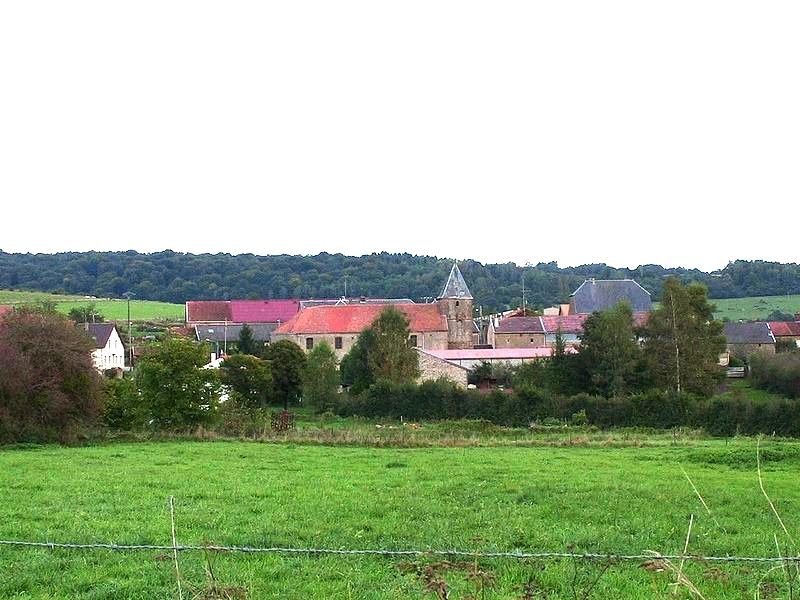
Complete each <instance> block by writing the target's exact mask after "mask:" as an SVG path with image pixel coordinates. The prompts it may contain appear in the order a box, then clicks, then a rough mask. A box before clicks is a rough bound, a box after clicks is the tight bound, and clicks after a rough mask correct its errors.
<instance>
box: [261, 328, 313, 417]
mask: <svg viewBox="0 0 800 600" xmlns="http://www.w3.org/2000/svg"><path fill="white" fill-rule="evenodd" d="M265 354H266V358H267V359H268V360H269V361H270V365H271V366H272V387H273V390H274V399H275V401H276V402H279V403H281V404H283V407H284V409H288V408H289V404H290V403H292V402H297V400H298V399H299V398H300V394H301V393H302V391H303V370H304V369H305V366H306V355H305V354H304V353H303V351H302V350H301V349H300V346H298V345H297V344H295V343H294V342H292V341H289V340H280V341H278V342H275V343H273V344H270V345H269V346H268V347H267V350H266V353H265Z"/></svg>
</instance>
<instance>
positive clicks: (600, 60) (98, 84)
mask: <svg viewBox="0 0 800 600" xmlns="http://www.w3.org/2000/svg"><path fill="white" fill-rule="evenodd" d="M799 28H800V3H798V2H796V1H795V0H792V1H780V0H776V1H774V2H768V3H763V2H759V3H756V2H740V1H736V0H725V1H703V0H691V1H681V0H676V1H673V2H647V1H642V0H635V1H630V2H620V1H614V0H609V1H604V2H597V1H596V0H594V1H574V2H535V1H532V0H527V1H523V2H511V1H509V2H492V3H488V2H471V1H465V0H459V1H458V2H445V1H437V0H424V1H416V0H406V1H404V2H381V1H375V0H369V1H364V2H354V1H348V0H341V1H337V2H331V1H330V0H327V1H321V2H315V1H312V0H309V1H303V2H285V1H282V2H268V1H264V0H262V1H258V2H245V1H242V2H225V3H222V2H203V1H197V0H193V1H192V2H177V1H169V0H159V1H139V2H128V3H122V2H107V1H98V2H90V1H84V2H63V1H53V2H47V1H32V2H4V3H2V4H0V90H1V91H0V208H1V209H2V210H1V211H0V223H2V227H0V249H2V250H4V251H6V252H57V251H82V250H127V249H135V250H139V251H143V252H151V251H158V250H162V249H166V248H169V249H172V250H175V251H183V252H195V253H201V252H230V253H233V254H238V253H244V252H250V253H254V254H283V253H286V254H316V253H318V252H323V251H325V252H331V253H334V252H341V253H344V254H349V255H361V254H368V253H371V252H380V251H388V252H409V253H413V254H425V255H435V256H440V257H450V258H459V259H464V258H473V259H476V260H480V261H482V262H508V261H513V262H517V263H518V264H525V263H529V262H530V263H534V264H535V263H537V262H540V261H545V262H546V261H557V262H558V263H559V264H560V265H562V266H570V265H577V264H584V263H596V262H606V263H609V264H612V265H615V266H618V267H625V266H627V267H636V266H637V265H640V264H650V263H658V264H662V265H664V266H673V267H674V266H685V267H699V268H702V269H705V270H712V269H717V268H721V267H724V266H725V264H726V263H727V262H728V261H730V260H735V259H764V260H777V261H782V262H798V261H800V250H798V236H797V231H796V228H794V227H786V228H784V227H782V226H781V223H782V221H783V220H784V219H786V220H789V222H790V223H794V222H796V221H797V214H798V205H799V203H798V200H799V199H800V109H798V107H800V76H798V74H800V36H798V35H797V31H798V29H799Z"/></svg>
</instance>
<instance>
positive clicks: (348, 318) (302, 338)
mask: <svg viewBox="0 0 800 600" xmlns="http://www.w3.org/2000/svg"><path fill="white" fill-rule="evenodd" d="M388 304H389V303H388V302H387V303H385V304H380V303H363V304H362V303H359V304H339V305H321V306H308V307H306V308H303V309H302V310H300V312H298V313H297V314H296V315H295V316H294V317H293V318H292V319H290V320H289V321H287V322H286V323H284V324H282V325H281V326H280V327H278V328H277V329H276V330H275V331H274V332H273V334H272V339H273V341H278V340H282V339H287V340H291V341H293V342H294V343H296V344H297V345H298V346H300V347H301V348H302V349H304V350H306V351H309V350H311V349H312V348H314V346H315V345H316V344H318V343H320V342H321V341H323V340H324V341H326V342H328V343H329V344H330V346H331V348H333V349H334V351H335V352H336V356H337V357H338V358H339V359H341V358H342V357H343V356H344V355H345V354H347V352H349V350H350V348H352V347H353V344H354V343H355V342H356V340H357V339H358V336H359V334H360V333H361V332H362V331H364V329H366V328H367V327H369V326H370V325H371V324H372V323H373V321H375V319H377V318H378V315H379V314H380V313H381V311H382V310H383V309H384V308H386V306H387V305H388ZM393 306H395V308H397V309H398V310H399V311H401V312H402V313H403V314H405V316H406V317H407V318H408V320H409V329H410V332H411V335H410V338H409V343H410V344H411V345H412V346H414V347H416V348H420V349H422V350H444V349H447V348H471V347H472V345H473V335H474V329H475V324H474V319H473V314H472V313H473V298H472V294H471V293H470V291H469V288H468V287H467V284H466V282H465V281H464V277H463V276H462V275H461V271H460V270H459V268H458V265H456V264H453V267H452V269H451V270H450V275H449V276H448V278H447V281H446V282H445V285H444V287H443V288H442V291H441V293H440V294H439V297H438V298H437V300H436V302H434V303H431V304H414V303H410V302H409V303H394V304H393Z"/></svg>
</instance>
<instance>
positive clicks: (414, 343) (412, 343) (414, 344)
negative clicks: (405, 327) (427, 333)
mask: <svg viewBox="0 0 800 600" xmlns="http://www.w3.org/2000/svg"><path fill="white" fill-rule="evenodd" d="M408 344H409V346H411V347H412V348H416V347H417V336H415V335H412V336H411V337H409V338H408Z"/></svg>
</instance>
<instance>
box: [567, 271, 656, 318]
mask: <svg viewBox="0 0 800 600" xmlns="http://www.w3.org/2000/svg"><path fill="white" fill-rule="evenodd" d="M623 300H625V301H627V302H628V303H629V304H630V305H631V308H632V309H633V312H650V310H652V306H653V303H652V301H651V300H650V292H648V291H647V290H646V289H644V288H643V287H642V286H640V285H639V284H638V283H636V282H635V281H634V280H633V279H587V280H586V281H584V282H583V283H582V284H581V285H580V286H579V287H578V289H577V290H575V291H574V292H573V293H572V305H573V311H574V312H576V313H581V314H588V313H593V312H595V311H598V310H607V309H609V308H613V307H614V306H616V305H617V304H618V303H619V302H620V301H623Z"/></svg>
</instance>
